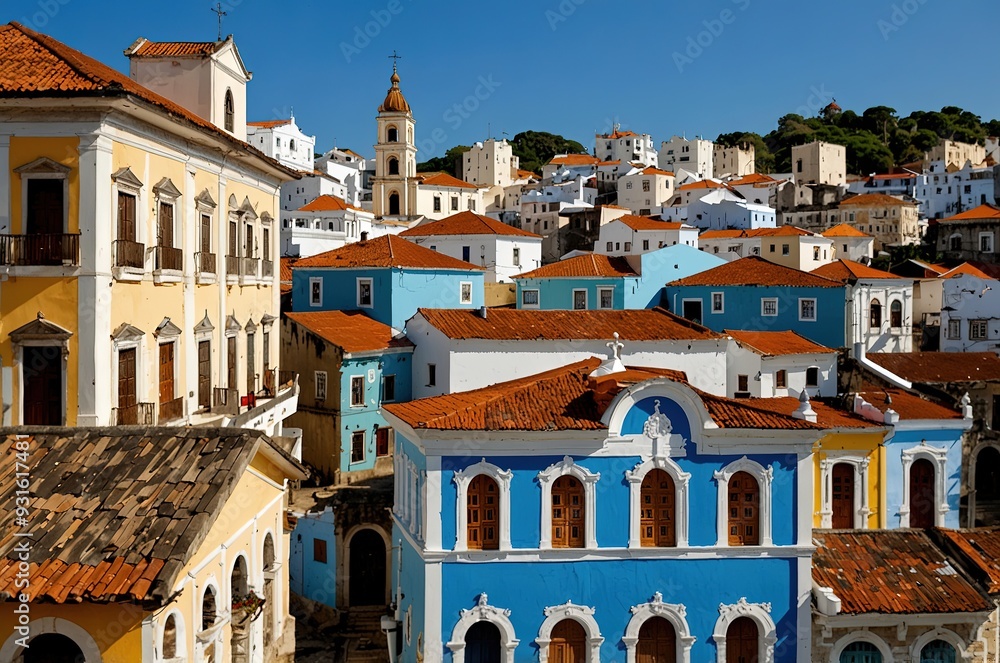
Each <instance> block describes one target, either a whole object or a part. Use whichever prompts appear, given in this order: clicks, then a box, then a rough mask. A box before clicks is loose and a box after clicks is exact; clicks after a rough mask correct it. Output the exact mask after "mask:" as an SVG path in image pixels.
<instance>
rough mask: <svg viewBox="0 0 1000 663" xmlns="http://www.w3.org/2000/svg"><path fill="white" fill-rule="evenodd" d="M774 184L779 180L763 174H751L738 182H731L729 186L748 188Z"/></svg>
mask: <svg viewBox="0 0 1000 663" xmlns="http://www.w3.org/2000/svg"><path fill="white" fill-rule="evenodd" d="M773 182H777V180H776V179H774V178H773V177H769V176H768V175H764V174H763V173H750V174H749V175H744V176H743V177H741V178H739V179H738V180H730V181H729V182H728V184H729V186H747V185H751V184H771V183H773Z"/></svg>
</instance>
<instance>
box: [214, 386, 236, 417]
mask: <svg viewBox="0 0 1000 663" xmlns="http://www.w3.org/2000/svg"><path fill="white" fill-rule="evenodd" d="M211 411H212V413H213V414H228V415H235V414H237V413H238V412H239V411H240V394H239V392H238V391H236V390H235V389H228V388H226V387H216V388H215V389H213V390H212V410H211Z"/></svg>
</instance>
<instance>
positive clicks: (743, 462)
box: [712, 456, 774, 548]
mask: <svg viewBox="0 0 1000 663" xmlns="http://www.w3.org/2000/svg"><path fill="white" fill-rule="evenodd" d="M737 472H746V473H747V474H749V475H750V476H752V477H753V478H754V479H756V480H757V488H758V490H759V495H760V498H759V502H758V504H759V507H758V508H759V511H758V520H757V527H758V529H759V530H760V543H758V544H757V545H754V546H730V545H729V480H730V479H732V477H733V475H734V474H736V473H737ZM773 476H774V466H773V465H768V466H767V467H766V468H765V467H764V466H763V465H761V464H760V463H758V462H757V461H754V460H751V459H749V458H747V457H746V456H744V457H742V458H740V459H738V460H734V461H733V462H731V463H729V464H728V465H726V466H725V467H723V468H722V469H721V470H717V471H716V472H714V473H713V475H712V477H713V478H714V479H715V481H716V484H717V496H716V500H717V509H718V510H717V513H716V542H715V547H717V548H759V547H770V546H772V545H774V543H773V540H772V536H771V531H772V527H771V526H772V523H771V517H772V513H771V480H772V478H773Z"/></svg>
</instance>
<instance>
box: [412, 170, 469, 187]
mask: <svg viewBox="0 0 1000 663" xmlns="http://www.w3.org/2000/svg"><path fill="white" fill-rule="evenodd" d="M417 178H418V179H420V184H421V185H422V186H446V187H451V188H453V189H478V188H479V187H477V186H476V185H475V184H469V183H468V182H465V181H463V180H460V179H458V178H457V177H454V176H452V175H449V174H448V173H417Z"/></svg>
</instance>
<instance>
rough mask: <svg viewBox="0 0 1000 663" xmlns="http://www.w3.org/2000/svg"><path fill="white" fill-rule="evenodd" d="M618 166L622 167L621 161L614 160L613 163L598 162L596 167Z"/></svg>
mask: <svg viewBox="0 0 1000 663" xmlns="http://www.w3.org/2000/svg"><path fill="white" fill-rule="evenodd" d="M620 165H622V160H621V159H615V160H614V161H600V162H598V164H597V166H598V167H601V166H620Z"/></svg>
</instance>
